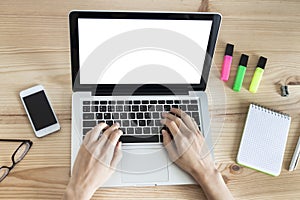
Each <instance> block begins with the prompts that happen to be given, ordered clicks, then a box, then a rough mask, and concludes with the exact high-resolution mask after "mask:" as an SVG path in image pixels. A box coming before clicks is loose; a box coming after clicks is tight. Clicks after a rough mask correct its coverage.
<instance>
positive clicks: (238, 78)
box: [232, 54, 249, 92]
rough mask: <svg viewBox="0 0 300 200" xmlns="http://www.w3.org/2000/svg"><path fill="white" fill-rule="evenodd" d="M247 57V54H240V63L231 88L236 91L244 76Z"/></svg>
mask: <svg viewBox="0 0 300 200" xmlns="http://www.w3.org/2000/svg"><path fill="white" fill-rule="evenodd" d="M248 58H249V56H248V55H246V54H242V55H241V59H240V64H239V67H238V70H237V72H236V77H235V80H234V84H233V87H232V89H233V90H234V91H236V92H239V91H240V90H241V88H242V85H243V81H244V76H245V73H246V69H247V63H248Z"/></svg>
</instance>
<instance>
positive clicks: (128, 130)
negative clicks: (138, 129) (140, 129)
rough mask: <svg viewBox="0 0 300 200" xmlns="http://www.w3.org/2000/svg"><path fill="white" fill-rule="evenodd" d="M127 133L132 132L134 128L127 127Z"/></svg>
mask: <svg viewBox="0 0 300 200" xmlns="http://www.w3.org/2000/svg"><path fill="white" fill-rule="evenodd" d="M126 133H127V134H134V128H127V132H126Z"/></svg>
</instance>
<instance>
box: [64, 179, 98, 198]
mask: <svg viewBox="0 0 300 200" xmlns="http://www.w3.org/2000/svg"><path fill="white" fill-rule="evenodd" d="M93 194H94V192H93V191H89V190H88V189H87V188H84V186H82V185H80V186H78V185H77V184H74V183H73V182H72V181H70V182H69V184H68V186H67V189H66V192H65V194H64V196H63V200H69V199H72V200H73V199H76V200H87V199H90V198H91V197H92V196H93Z"/></svg>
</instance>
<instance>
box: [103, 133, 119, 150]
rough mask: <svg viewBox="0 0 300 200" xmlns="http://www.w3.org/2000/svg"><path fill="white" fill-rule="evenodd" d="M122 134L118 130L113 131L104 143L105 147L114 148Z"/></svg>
mask: <svg viewBox="0 0 300 200" xmlns="http://www.w3.org/2000/svg"><path fill="white" fill-rule="evenodd" d="M122 134H123V132H122V131H121V130H120V129H115V130H114V131H113V132H112V133H111V134H110V135H109V138H108V140H107V142H106V145H107V146H108V148H111V147H112V148H113V149H114V148H115V146H116V145H117V143H118V141H119V139H120V137H121V135H122Z"/></svg>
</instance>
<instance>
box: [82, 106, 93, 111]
mask: <svg viewBox="0 0 300 200" xmlns="http://www.w3.org/2000/svg"><path fill="white" fill-rule="evenodd" d="M90 109H91V108H90V106H83V107H82V111H83V112H90Z"/></svg>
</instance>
